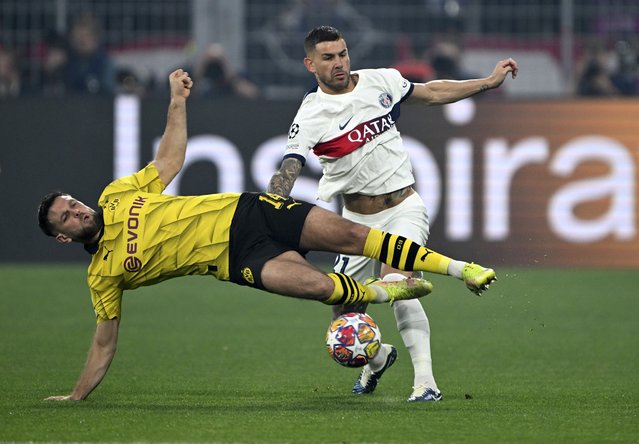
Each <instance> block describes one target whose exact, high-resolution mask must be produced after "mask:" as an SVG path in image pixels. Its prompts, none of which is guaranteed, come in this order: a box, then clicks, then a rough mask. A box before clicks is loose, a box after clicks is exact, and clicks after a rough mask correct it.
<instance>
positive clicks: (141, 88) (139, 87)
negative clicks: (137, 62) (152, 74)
mask: <svg viewBox="0 0 639 444" xmlns="http://www.w3.org/2000/svg"><path fill="white" fill-rule="evenodd" d="M116 79H117V88H116V92H117V93H118V94H132V95H136V96H143V95H144V94H145V93H146V89H147V87H146V84H145V83H144V82H143V81H142V80H141V79H140V77H139V76H138V75H137V74H136V73H135V71H134V70H133V69H131V68H128V67H120V68H118V69H117V75H116Z"/></svg>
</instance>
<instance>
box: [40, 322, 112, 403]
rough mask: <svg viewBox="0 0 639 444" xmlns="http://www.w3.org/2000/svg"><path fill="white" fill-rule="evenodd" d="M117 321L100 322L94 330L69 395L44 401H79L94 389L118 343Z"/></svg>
mask: <svg viewBox="0 0 639 444" xmlns="http://www.w3.org/2000/svg"><path fill="white" fill-rule="evenodd" d="M118 329H119V322H118V320H117V319H112V320H109V321H104V322H101V323H100V324H98V325H97V327H96V329H95V336H94V337H93V343H92V344H91V349H90V350H89V356H88V358H87V362H86V364H85V366H84V370H83V371H82V374H81V375H80V378H79V379H78V382H77V383H76V385H75V388H74V389H73V392H71V394H69V395H61V396H50V397H48V398H46V401H81V400H83V399H86V397H87V396H89V394H90V393H91V392H92V391H93V389H95V388H96V387H97V386H98V384H100V382H101V381H102V379H103V378H104V375H106V372H107V370H108V369H109V366H110V365H111V361H113V356H115V350H116V346H117V343H118Z"/></svg>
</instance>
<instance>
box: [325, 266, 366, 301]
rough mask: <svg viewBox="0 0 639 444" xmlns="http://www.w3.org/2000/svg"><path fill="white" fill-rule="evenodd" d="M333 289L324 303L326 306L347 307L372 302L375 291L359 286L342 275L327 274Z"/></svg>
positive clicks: (350, 278) (353, 280)
mask: <svg viewBox="0 0 639 444" xmlns="http://www.w3.org/2000/svg"><path fill="white" fill-rule="evenodd" d="M328 277H329V278H331V279H332V280H333V283H334V284H335V288H334V289H333V294H331V296H330V297H329V298H328V299H327V300H325V301H324V303H325V304H327V305H348V304H355V303H357V302H374V301H375V299H376V296H377V294H376V292H375V289H373V288H370V287H367V286H366V285H363V284H360V283H359V282H357V281H356V280H355V279H353V278H352V277H350V276H347V275H345V274H342V273H328Z"/></svg>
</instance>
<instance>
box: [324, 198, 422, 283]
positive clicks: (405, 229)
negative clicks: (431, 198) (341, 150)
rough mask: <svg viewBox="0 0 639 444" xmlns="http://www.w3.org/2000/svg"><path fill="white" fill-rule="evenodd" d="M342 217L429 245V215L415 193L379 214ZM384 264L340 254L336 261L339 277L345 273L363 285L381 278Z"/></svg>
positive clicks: (351, 214)
mask: <svg viewBox="0 0 639 444" xmlns="http://www.w3.org/2000/svg"><path fill="white" fill-rule="evenodd" d="M342 216H343V217H345V218H346V219H348V220H351V221H353V222H357V223H360V224H363V225H367V226H369V227H372V228H377V229H379V230H383V231H387V232H389V233H394V234H399V235H400V236H404V237H406V238H408V239H410V240H412V241H415V242H419V243H420V244H421V245H426V241H428V235H429V232H430V228H429V223H428V213H427V212H426V207H425V206H424V201H423V200H422V198H421V197H420V196H419V194H417V193H414V194H412V195H411V196H409V197H407V198H406V199H405V200H404V201H403V202H402V203H400V204H399V205H396V206H394V207H392V208H389V209H387V210H384V211H380V212H379V213H375V214H359V213H353V212H352V211H349V210H347V209H346V208H344V209H343V212H342ZM381 268H382V264H381V262H379V261H377V260H374V259H370V258H367V257H363V256H346V255H343V254H340V255H338V256H337V259H336V260H335V266H334V270H335V272H336V273H344V274H347V275H349V276H350V277H352V278H354V279H355V280H357V281H360V282H363V281H364V280H365V279H367V278H369V277H378V276H379V273H380V271H381Z"/></svg>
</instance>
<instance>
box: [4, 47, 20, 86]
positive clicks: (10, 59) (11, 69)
mask: <svg viewBox="0 0 639 444" xmlns="http://www.w3.org/2000/svg"><path fill="white" fill-rule="evenodd" d="M19 94H20V69H19V67H18V60H17V57H16V54H15V52H13V51H11V50H9V49H6V48H2V47H0V97H16V96H18V95H19Z"/></svg>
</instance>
